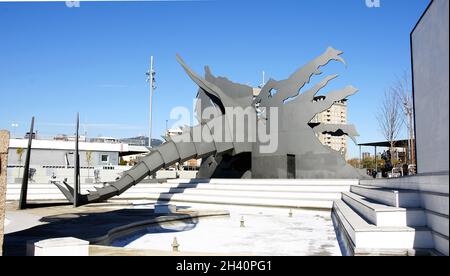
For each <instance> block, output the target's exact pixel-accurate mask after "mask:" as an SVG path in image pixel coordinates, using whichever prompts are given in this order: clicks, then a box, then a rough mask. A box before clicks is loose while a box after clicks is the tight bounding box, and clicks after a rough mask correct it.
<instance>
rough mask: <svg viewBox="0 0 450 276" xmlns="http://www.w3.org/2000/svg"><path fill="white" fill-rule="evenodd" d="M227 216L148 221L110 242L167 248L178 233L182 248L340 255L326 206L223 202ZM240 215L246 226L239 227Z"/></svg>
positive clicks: (294, 254) (264, 254)
mask: <svg viewBox="0 0 450 276" xmlns="http://www.w3.org/2000/svg"><path fill="white" fill-rule="evenodd" d="M192 207H194V208H195V209H196V210H201V209H202V208H214V209H225V208H226V209H227V210H228V211H229V212H230V216H222V217H211V218H203V219H200V220H198V221H183V222H177V221H174V222H169V223H164V224H162V225H155V226H150V227H148V228H147V229H143V230H141V231H139V232H137V233H134V234H132V235H130V236H128V237H123V238H121V239H118V240H116V241H115V242H114V243H113V245H115V246H121V247H126V248H132V249H147V250H160V251H163V250H170V249H171V243H172V241H173V239H174V238H175V237H176V238H177V240H178V243H179V244H180V251H182V252H210V253H212V254H234V255H235V254H237V255H262V256H271V255H275V256H287V255H293V256H311V255H319V256H340V255H341V251H340V248H339V244H338V241H337V239H336V234H335V232H334V227H333V223H332V221H331V217H330V215H331V214H330V211H319V210H304V209H295V210H293V211H292V217H290V216H289V209H283V208H261V207H245V206H224V205H206V206H205V205H203V206H200V205H197V204H193V206H192ZM241 218H244V224H245V227H240V220H241Z"/></svg>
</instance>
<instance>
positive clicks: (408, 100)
mask: <svg viewBox="0 0 450 276" xmlns="http://www.w3.org/2000/svg"><path fill="white" fill-rule="evenodd" d="M410 79H411V78H410V75H409V74H408V73H407V72H406V71H405V72H404V73H403V75H402V76H401V77H398V78H397V80H396V82H395V83H394V85H393V87H392V89H393V90H394V91H395V93H396V95H397V97H398V100H399V103H400V105H401V107H402V110H403V115H404V122H405V125H406V128H407V129H408V149H409V153H408V155H409V161H410V164H412V165H414V164H415V163H416V162H415V147H414V123H413V122H414V105H413V98H412V87H411V82H410Z"/></svg>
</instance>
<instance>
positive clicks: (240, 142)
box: [57, 48, 362, 204]
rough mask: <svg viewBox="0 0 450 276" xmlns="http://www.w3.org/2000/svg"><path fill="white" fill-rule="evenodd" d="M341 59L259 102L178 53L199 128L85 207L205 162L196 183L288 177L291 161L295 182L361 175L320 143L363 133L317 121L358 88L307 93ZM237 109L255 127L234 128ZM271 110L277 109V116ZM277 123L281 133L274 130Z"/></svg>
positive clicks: (269, 89)
mask: <svg viewBox="0 0 450 276" xmlns="http://www.w3.org/2000/svg"><path fill="white" fill-rule="evenodd" d="M341 54H342V52H341V51H338V50H335V49H333V48H328V49H327V50H326V51H325V52H324V53H323V54H322V55H320V56H319V57H317V58H316V59H314V60H312V61H311V62H309V63H307V64H306V65H305V66H303V67H301V68H300V69H298V70H297V71H296V72H294V73H293V74H292V75H291V76H290V77H289V78H287V79H285V80H281V81H276V80H273V79H270V80H269V81H268V82H267V83H266V84H265V85H264V86H263V87H262V88H261V91H260V93H259V94H258V95H257V96H255V95H254V92H253V88H252V87H250V86H247V85H243V84H238V83H234V82H231V81H230V80H228V79H226V78H223V77H215V76H214V75H213V74H212V72H211V70H210V69H209V67H205V76H204V77H201V76H199V75H197V74H196V73H195V72H194V71H193V70H191V69H190V68H189V67H188V66H187V64H186V63H185V62H184V61H183V60H182V59H181V57H179V56H178V55H177V60H178V62H179V63H180V64H181V66H182V67H183V69H184V70H185V71H186V73H187V75H188V76H189V77H190V78H191V79H192V80H193V81H194V82H195V83H196V84H197V85H198V86H199V91H198V94H197V99H198V104H197V110H196V111H197V114H198V115H197V118H198V121H199V122H200V124H199V125H197V126H193V127H184V128H183V133H182V134H181V135H179V136H176V137H172V138H170V139H167V141H166V142H165V143H164V144H162V145H161V146H159V147H157V148H154V149H152V150H151V152H150V154H148V155H147V156H146V157H144V158H142V160H141V161H140V162H139V163H138V164H137V165H135V166H134V167H133V168H131V169H130V170H129V171H126V172H125V173H124V174H123V176H122V177H121V178H120V179H119V180H117V181H115V182H112V183H109V184H107V185H106V186H105V187H102V188H97V190H96V191H89V193H88V194H84V195H79V196H78V200H79V201H80V204H86V203H90V202H97V201H102V200H106V199H108V198H111V197H113V196H116V195H120V194H121V193H123V192H125V191H126V190H127V189H129V188H130V187H132V186H133V185H136V184H138V183H139V182H141V181H142V180H143V179H144V178H145V177H147V176H149V175H152V174H154V173H155V172H156V171H158V170H160V169H162V168H165V167H169V166H171V165H173V164H175V163H178V162H184V161H187V160H190V159H202V160H203V161H202V165H201V168H200V170H199V173H198V176H197V177H198V178H211V177H236V178H244V177H245V178H249V177H252V178H287V177H288V174H287V171H288V169H287V159H288V156H290V157H291V158H294V160H295V161H294V170H295V173H294V175H295V177H296V178H360V177H362V175H361V174H360V173H359V172H358V170H356V169H354V168H353V167H351V166H350V165H348V164H347V163H346V162H345V160H344V158H343V157H342V155H341V154H340V153H338V152H336V151H334V150H332V149H330V148H329V147H327V146H324V145H322V144H321V143H320V141H319V139H318V138H317V135H316V134H318V133H329V134H331V135H335V136H342V135H348V136H349V137H351V138H352V139H354V137H355V136H357V135H358V133H357V132H356V130H355V127H354V126H353V125H335V124H319V123H311V120H312V119H313V118H314V116H315V115H316V114H318V113H320V112H322V111H325V110H327V109H329V108H330V107H331V106H332V105H333V104H334V103H335V102H338V101H341V100H343V99H346V98H347V97H349V96H351V95H353V94H355V93H356V92H357V89H355V88H354V87H352V86H347V87H345V88H343V89H341V90H337V91H332V92H329V93H328V94H327V95H326V96H322V97H321V98H320V99H321V100H317V98H316V95H317V93H318V92H319V91H320V90H322V89H323V88H324V87H326V85H327V84H328V83H329V82H330V81H331V80H333V79H335V78H336V77H337V75H331V76H327V77H325V78H323V79H322V80H321V81H320V82H318V83H317V84H316V85H314V86H312V88H310V89H308V90H307V91H302V88H303V87H304V86H305V85H306V84H308V83H309V82H310V81H311V78H312V77H313V76H314V75H320V74H321V71H320V68H321V67H323V66H326V65H327V64H328V63H329V62H331V61H337V62H341V63H344V64H345V61H344V60H343V59H342V57H341ZM236 108H240V109H241V110H245V112H246V113H245V114H246V116H248V118H255V120H254V122H253V123H252V121H251V120H249V121H250V127H247V128H245V129H244V131H243V130H242V129H239V128H235V127H232V125H234V124H233V122H234V121H235V120H236V118H234V115H235V114H234V112H232V110H233V109H236ZM207 109H209V116H208V117H207V118H205V117H204V116H202V113H203V112H204V111H205V110H207ZM211 110H212V111H211ZM271 110H276V113H273V112H270V111H271ZM252 124H253V125H252ZM274 125H277V128H273V126H274ZM252 126H253V127H252ZM252 129H253V130H252ZM273 129H276V130H275V131H274V130H273ZM271 131H272V132H276V133H272V136H273V135H274V134H275V135H276V137H277V139H278V142H277V146H276V148H275V149H273V150H272V151H267V150H264V146H265V145H266V144H267V143H268V141H266V140H265V139H260V138H264V137H261V136H265V135H267V133H270V132H271ZM199 135H200V136H201V138H200V139H199ZM57 185H58V188H59V189H60V190H61V191H62V192H63V194H64V195H65V196H66V198H67V199H68V200H69V201H71V202H73V200H74V190H73V188H72V187H71V186H70V185H68V184H67V183H64V185H59V184H57Z"/></svg>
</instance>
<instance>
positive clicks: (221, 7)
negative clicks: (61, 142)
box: [0, 0, 429, 156]
mask: <svg viewBox="0 0 450 276" xmlns="http://www.w3.org/2000/svg"><path fill="white" fill-rule="evenodd" d="M428 3H429V0H381V7H380V8H368V7H367V6H366V4H365V0H340V1H337V0H292V1H288V0H281V1H280V0H279V1H275V0H273V1H256V0H255V1H251V0H246V1H220V0H217V1H197V2H190V1H186V2H184V1H175V2H82V3H81V5H80V7H79V8H68V7H66V5H65V4H64V3H0V128H2V129H10V130H12V128H11V123H12V122H17V123H18V124H19V127H18V128H17V129H16V130H15V132H16V134H20V135H23V133H24V132H25V131H26V129H27V128H28V127H29V126H28V125H29V121H30V118H31V116H33V115H34V116H36V126H37V129H38V131H39V132H40V133H41V134H42V135H44V136H50V135H54V134H57V133H67V134H71V133H73V123H74V120H75V116H76V113H77V112H80V117H81V123H82V124H85V127H82V131H84V130H86V131H87V132H88V136H90V137H96V136H98V135H103V136H115V137H129V136H135V135H139V134H145V133H147V121H148V119H147V117H148V90H149V87H148V84H147V83H146V82H145V75H144V73H145V72H146V70H147V69H148V66H149V58H150V55H153V56H155V67H156V72H157V75H156V78H157V86H158V88H157V90H156V92H155V95H154V113H153V122H154V123H153V133H154V135H153V136H154V137H158V136H159V135H160V134H162V133H163V131H164V130H165V125H166V120H168V119H170V110H171V109H172V108H173V107H176V106H186V107H188V108H190V109H192V104H193V103H192V99H193V98H194V97H195V95H196V92H197V87H196V86H195V84H194V83H193V82H192V81H190V80H189V79H188V77H187V76H186V75H185V73H184V72H183V71H182V69H181V67H180V66H179V64H178V63H177V62H176V60H175V54H176V53H179V54H181V56H182V57H183V58H184V59H185V61H186V62H187V63H188V64H189V65H190V66H191V67H192V68H194V69H195V70H196V71H197V72H199V73H202V72H203V66H204V65H210V66H211V68H212V70H213V73H215V74H216V75H223V76H227V77H229V78H230V79H232V80H233V81H236V82H241V83H245V84H251V85H254V86H257V85H258V84H259V83H260V82H261V72H262V71H265V72H266V76H267V77H272V78H275V79H283V78H286V77H288V76H289V75H290V74H291V73H292V72H293V71H294V70H295V69H297V68H298V67H300V66H301V65H303V64H305V63H306V62H308V61H309V60H311V59H312V58H314V57H316V56H317V55H319V54H321V53H322V52H323V51H324V50H325V49H326V48H327V47H328V46H333V47H334V48H337V49H340V50H343V51H344V55H343V57H344V58H345V59H346V61H347V63H348V67H347V68H345V67H344V66H342V65H338V64H330V66H328V67H327V68H325V73H326V74H327V73H328V74H331V73H338V74H340V77H339V78H338V79H337V80H335V81H333V84H332V85H330V87H329V89H333V88H334V87H342V86H345V85H347V84H352V85H353V86H355V87H357V88H359V89H360V92H359V93H358V94H356V95H355V96H352V97H351V98H350V101H349V122H350V123H354V124H355V125H356V127H357V129H358V131H359V133H360V135H361V136H360V137H359V138H358V141H360V142H368V141H375V140H381V139H383V137H382V135H380V133H379V131H378V129H379V128H378V125H377V121H376V118H375V113H376V109H377V105H378V104H379V102H380V100H381V98H382V95H383V91H384V89H385V88H387V87H389V85H390V84H391V83H392V82H393V81H394V80H395V78H396V76H398V75H401V74H402V73H403V72H404V71H405V70H406V71H408V72H410V47H409V34H410V32H411V30H412V28H413V27H414V25H415V23H416V22H417V20H418V19H419V17H420V16H421V14H422V13H423V11H424V10H425V8H426V6H427V5H428ZM173 122H174V120H169V126H170V125H171V124H172V123H173ZM349 144H350V155H351V156H356V155H358V151H357V148H356V147H354V146H352V145H351V142H350V143H349Z"/></svg>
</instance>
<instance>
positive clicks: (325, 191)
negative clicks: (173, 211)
mask: <svg viewBox="0 0 450 276" xmlns="http://www.w3.org/2000/svg"><path fill="white" fill-rule="evenodd" d="M357 183H358V180H334V179H333V180H332V179H326V180H300V179H296V180H287V179H267V180H266V179H209V180H197V179H195V180H190V179H171V180H168V181H167V182H166V183H162V184H156V185H153V186H151V187H150V186H148V187H146V188H145V192H144V191H142V192H143V193H142V194H141V197H144V198H146V199H149V200H154V201H157V202H164V203H167V202H171V203H174V204H177V205H180V204H183V203H185V204H189V203H206V204H208V203H210V204H228V205H245V206H262V207H285V208H317V209H331V208H332V206H333V201H334V200H336V199H338V198H339V197H340V194H341V193H342V192H346V191H349V190H350V186H351V185H354V184H357ZM134 188H138V186H136V187H134ZM134 188H133V189H134ZM134 192H136V190H130V192H125V193H124V194H123V195H122V198H127V196H128V197H130V198H132V196H133V195H132V193H134Z"/></svg>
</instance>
